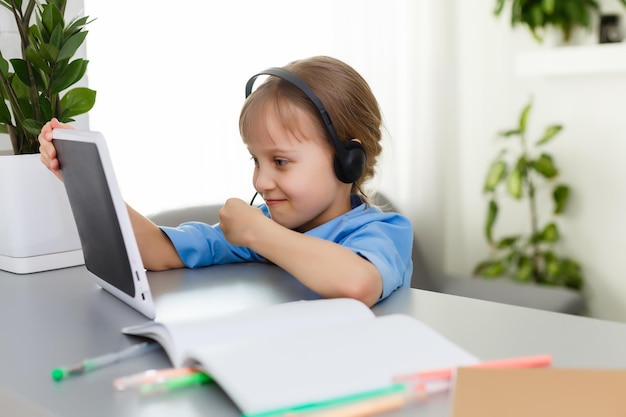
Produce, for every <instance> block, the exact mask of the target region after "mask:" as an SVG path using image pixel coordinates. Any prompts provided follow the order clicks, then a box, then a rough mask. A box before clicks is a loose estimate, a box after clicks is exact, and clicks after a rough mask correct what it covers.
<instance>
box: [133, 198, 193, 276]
mask: <svg viewBox="0 0 626 417" xmlns="http://www.w3.org/2000/svg"><path fill="white" fill-rule="evenodd" d="M126 208H127V209H128V215H129V217H130V222H131V224H132V225H133V231H134V233H135V238H136V239H137V246H139V253H140V254H141V260H142V262H143V266H144V267H145V268H146V269H148V270H151V271H163V270H166V269H174V268H182V267H184V266H185V265H184V264H183V261H182V260H181V259H180V256H178V252H176V249H175V248H174V245H173V244H172V242H171V241H170V240H169V238H168V237H167V236H166V235H165V233H163V232H162V231H161V229H160V228H159V227H158V226H157V225H156V224H154V223H153V222H152V221H150V219H148V218H147V217H145V216H143V215H141V214H139V213H138V212H137V211H135V209H133V208H132V207H131V206H129V205H128V204H127V205H126Z"/></svg>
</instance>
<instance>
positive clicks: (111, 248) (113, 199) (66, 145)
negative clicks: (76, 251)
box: [52, 129, 155, 319]
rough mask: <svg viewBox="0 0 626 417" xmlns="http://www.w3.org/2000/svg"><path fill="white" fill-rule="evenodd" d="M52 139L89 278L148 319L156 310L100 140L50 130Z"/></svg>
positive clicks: (97, 136)
mask: <svg viewBox="0 0 626 417" xmlns="http://www.w3.org/2000/svg"><path fill="white" fill-rule="evenodd" d="M52 138H53V144H54V146H55V148H56V150H57V158H58V159H59V165H60V168H61V173H62V175H63V182H64V184H65V189H66V191H67V196H68V199H69V202H70V207H71V209H72V214H73V215H74V220H75V221H76V228H77V230H78V236H79V238H80V242H81V245H82V249H83V255H84V258H85V266H86V268H87V270H88V272H89V274H90V276H91V277H92V279H94V280H95V282H96V283H97V284H98V285H99V286H100V287H102V288H103V289H104V290H106V291H108V292H109V293H111V294H112V295H114V296H115V297H117V298H119V299H120V300H122V301H123V302H125V303H126V304H128V305H130V306H131V307H133V308H135V309H136V310H137V311H139V312H140V313H142V314H144V315H145V316H146V317H148V318H151V319H153V318H154V316H155V307H154V302H153V300H152V295H151V292H150V287H149V284H148V278H147V276H146V270H145V268H144V266H143V262H142V261H141V256H140V254H139V248H138V246H137V241H136V239H135V234H134V232H133V228H132V225H131V222H130V217H129V215H128V211H127V209H126V204H125V203H124V200H123V199H122V194H121V192H120V189H119V186H118V183H117V180H116V178H115V172H114V171H113V165H112V163H111V158H110V155H109V151H108V148H107V145H106V141H105V139H104V136H103V135H102V134H101V133H99V132H91V131H81V130H73V129H54V130H53V131H52Z"/></svg>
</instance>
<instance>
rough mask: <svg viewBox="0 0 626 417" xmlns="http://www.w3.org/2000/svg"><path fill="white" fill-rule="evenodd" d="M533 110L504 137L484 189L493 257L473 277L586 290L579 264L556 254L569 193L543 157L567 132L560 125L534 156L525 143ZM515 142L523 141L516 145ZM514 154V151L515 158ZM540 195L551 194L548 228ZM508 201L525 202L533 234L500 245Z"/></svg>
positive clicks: (540, 143)
mask: <svg viewBox="0 0 626 417" xmlns="http://www.w3.org/2000/svg"><path fill="white" fill-rule="evenodd" d="M531 105H532V102H529V103H528V104H527V105H526V106H525V107H524V109H523V110H522V113H521V115H520V118H519V123H518V126H517V127H515V128H514V129H511V130H508V131H504V132H500V133H499V137H501V138H502V140H504V143H505V145H504V147H503V148H502V149H501V150H500V152H499V153H498V155H497V156H496V158H495V160H494V161H493V162H492V163H491V165H490V167H489V170H488V172H487V177H486V179H485V183H484V194H485V195H486V196H487V198H488V201H489V202H488V206H487V216H486V221H485V229H484V231H485V237H486V239H487V241H488V243H489V245H490V246H491V251H492V252H491V254H490V256H489V258H488V259H486V260H484V261H482V262H480V263H479V264H478V265H477V266H476V268H475V269H474V275H477V276H480V277H484V278H496V277H500V276H507V277H510V278H512V279H514V280H515V281H519V282H535V283H538V284H545V285H552V286H562V287H568V288H572V289H575V290H581V289H582V287H583V283H584V279H583V275H582V270H581V267H580V264H579V263H578V262H577V261H575V260H574V259H571V258H568V257H562V256H559V255H557V253H556V250H555V246H556V244H557V243H558V242H559V239H560V237H561V234H560V231H559V228H558V226H557V223H556V219H555V218H556V216H558V215H560V214H562V213H563V212H564V211H565V209H566V206H567V203H568V199H569V195H570V188H569V187H568V186H567V185H565V184H563V183H560V182H558V176H559V169H558V168H557V166H556V164H555V162H554V158H553V157H552V156H551V155H550V154H548V153H546V152H545V151H543V152H539V151H538V150H539V149H540V148H541V149H544V147H545V146H546V145H547V144H548V143H549V142H551V141H552V140H553V139H554V138H555V136H556V135H557V134H558V133H559V132H561V130H562V128H563V127H562V126H561V125H558V124H557V125H551V126H548V127H547V128H546V129H545V132H544V133H543V136H542V137H541V138H540V139H539V140H537V141H536V142H535V144H534V150H535V152H531V149H530V147H529V145H528V142H527V137H526V136H527V130H526V127H527V120H528V116H529V113H530V110H531ZM512 138H517V139H518V141H516V143H514V144H513V143H511V142H512V141H511V139H512ZM512 145H513V146H512ZM511 148H514V149H513V152H511ZM539 192H544V193H547V192H550V193H551V197H552V198H551V202H552V204H553V209H552V216H550V217H551V219H550V221H548V222H547V223H546V224H543V225H542V224H540V223H541V222H540V219H539V205H538V201H537V199H538V193H539ZM507 196H508V197H512V198H513V199H514V200H515V201H520V202H521V201H522V200H526V204H527V207H528V216H529V224H530V230H529V232H528V233H527V234H524V233H519V234H512V235H507V236H504V237H501V238H499V239H498V238H496V237H495V236H494V226H495V224H496V220H497V219H498V215H499V210H500V207H501V204H500V203H501V201H500V199H502V198H505V197H507Z"/></svg>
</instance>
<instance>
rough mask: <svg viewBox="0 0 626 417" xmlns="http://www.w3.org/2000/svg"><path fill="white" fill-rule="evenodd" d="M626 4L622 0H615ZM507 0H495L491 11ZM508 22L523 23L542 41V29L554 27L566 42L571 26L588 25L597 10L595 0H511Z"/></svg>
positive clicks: (501, 9)
mask: <svg viewBox="0 0 626 417" xmlns="http://www.w3.org/2000/svg"><path fill="white" fill-rule="evenodd" d="M619 1H620V3H622V4H623V5H624V6H626V0H619ZM505 3H507V0H496V7H495V9H494V13H495V15H496V16H500V14H501V13H502V11H503V10H504V6H505ZM510 3H511V26H513V27H515V26H516V25H518V24H519V25H526V26H527V27H528V29H529V30H530V33H531V34H532V36H533V37H534V38H535V39H536V40H537V42H540V43H541V42H543V36H544V33H545V30H546V29H547V28H548V27H554V28H556V29H558V30H560V31H561V33H562V35H563V40H564V42H566V43H567V42H568V41H569V40H570V38H571V35H572V30H573V29H574V28H577V27H580V28H585V29H587V30H590V29H591V26H592V21H593V19H594V18H596V17H597V16H598V15H599V14H600V5H599V4H598V2H597V1H596V0H511V1H510Z"/></svg>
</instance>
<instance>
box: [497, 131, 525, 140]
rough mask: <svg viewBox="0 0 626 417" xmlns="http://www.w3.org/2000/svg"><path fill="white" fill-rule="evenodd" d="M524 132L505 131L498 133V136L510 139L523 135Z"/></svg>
mask: <svg viewBox="0 0 626 417" xmlns="http://www.w3.org/2000/svg"><path fill="white" fill-rule="evenodd" d="M521 134H522V132H521V131H520V130H519V129H512V130H504V131H502V132H498V136H501V137H503V138H508V137H511V136H517V135H521Z"/></svg>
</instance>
